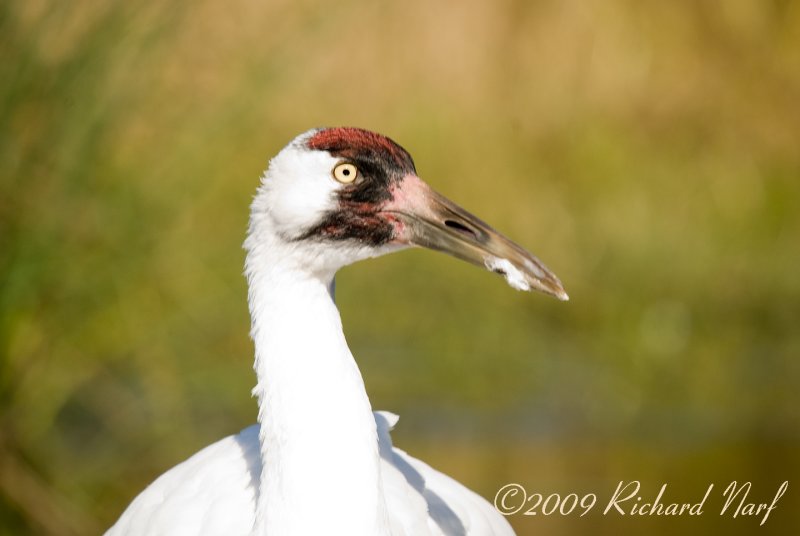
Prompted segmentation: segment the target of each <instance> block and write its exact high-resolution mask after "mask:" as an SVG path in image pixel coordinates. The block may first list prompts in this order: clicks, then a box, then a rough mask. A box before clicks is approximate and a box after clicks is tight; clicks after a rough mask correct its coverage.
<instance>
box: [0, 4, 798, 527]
mask: <svg viewBox="0 0 800 536" xmlns="http://www.w3.org/2000/svg"><path fill="white" fill-rule="evenodd" d="M339 124H346V125H357V126H362V127H366V128H371V129H375V130H378V131H380V132H383V133H386V134H388V135H390V136H392V137H393V138H394V139H396V140H397V141H399V142H400V143H401V144H403V145H404V146H405V147H406V148H407V149H408V150H409V151H410V152H411V153H412V154H413V155H414V156H415V159H416V163H417V168H418V171H419V172H420V174H421V176H422V177H423V178H425V179H426V180H428V182H430V183H431V184H432V185H433V186H434V187H435V188H437V189H438V190H440V191H442V192H443V193H445V194H447V195H448V196H450V197H451V198H453V199H455V200H456V201H457V202H459V203H460V204H462V205H464V206H466V207H468V208H469V209H470V210H473V211H474V212H476V213H478V214H479V215H481V216H482V217H483V218H485V219H486V220H487V221H490V222H492V223H493V224H495V226H496V227H497V228H499V229H500V230H502V231H504V232H506V233H507V234H508V235H510V236H512V237H514V238H515V239H517V240H518V241H520V242H521V243H522V244H524V245H526V246H529V247H530V248H531V249H532V250H533V251H534V252H536V253H537V254H538V255H539V256H540V257H541V258H542V259H543V260H544V261H545V262H546V263H547V264H548V265H549V266H550V267H551V268H553V269H554V270H555V271H556V272H557V273H558V274H559V275H560V276H561V278H562V280H563V281H564V283H565V285H566V287H567V290H568V291H569V293H570V296H571V297H572V301H570V302H569V303H566V304H563V303H558V302H556V301H555V300H552V299H548V298H545V297H542V296H538V295H537V296H531V295H525V294H520V293H516V292H514V291H512V290H510V289H509V288H507V287H505V285H504V283H503V281H502V280H501V279H500V278H498V277H496V276H492V275H489V274H487V273H485V272H481V271H480V270H476V269H475V268H473V267H470V266H466V265H463V264H460V263H458V262H456V261H454V260H453V259H449V258H445V257H442V256H437V255H435V254H433V253H430V252H422V251H414V252H409V253H404V254H401V255H395V256H391V257H388V258H382V259H379V260H375V261H372V262H368V263H362V264H360V265H357V266H353V267H351V268H348V269H346V270H344V271H343V272H342V273H341V274H340V277H339V280H338V289H339V291H338V299H339V303H340V307H341V309H342V315H343V318H344V321H345V327H346V331H347V334H348V337H349V340H350V344H351V347H352V348H353V350H354V354H355V355H356V356H357V357H358V359H359V364H360V366H361V369H362V372H363V374H364V377H365V381H366V385H367V388H368V390H369V393H370V396H371V399H372V401H373V405H374V406H375V407H376V408H383V409H391V410H393V411H396V412H398V413H400V414H401V415H402V419H401V421H400V424H399V426H398V428H397V431H396V433H395V438H396V443H397V444H399V445H401V446H403V447H404V448H406V449H407V450H409V451H410V452H411V453H412V454H415V455H418V456H420V457H422V458H423V459H425V460H426V461H428V462H429V463H431V464H432V465H434V466H436V467H438V468H440V469H442V470H445V471H446V472H448V473H450V474H452V475H453V476H455V477H457V478H458V479H459V480H461V481H462V482H465V483H467V484H468V485H470V486H471V487H473V488H475V489H477V490H478V491H480V492H481V493H482V494H483V495H485V496H487V497H492V496H493V495H494V492H495V491H496V490H497V489H498V488H499V487H500V486H501V485H503V484H505V483H506V482H510V481H516V482H520V483H523V484H525V485H526V487H528V488H529V489H530V490H532V491H543V492H548V493H549V492H553V491H556V492H560V493H562V494H566V493H569V492H573V491H574V492H578V493H585V492H595V493H597V494H598V495H600V496H601V500H602V498H603V497H605V498H608V497H609V496H610V494H611V492H613V490H614V488H615V487H616V485H617V483H618V482H619V481H620V480H623V479H640V480H642V482H643V485H644V486H645V487H646V488H647V489H649V490H650V492H649V493H650V497H649V498H652V496H653V495H654V494H655V493H656V492H657V490H658V488H659V487H660V486H661V484H662V483H668V484H669V488H668V498H670V499H672V501H690V500H691V501H696V500H699V496H702V493H703V492H704V490H705V488H706V487H707V486H708V484H709V483H716V484H717V487H721V486H724V485H725V484H726V483H728V482H730V481H731V480H739V481H743V480H752V481H753V484H754V488H753V492H752V496H751V498H752V499H757V500H759V501H768V500H771V498H772V496H773V495H774V493H775V491H776V490H777V487H778V485H779V484H780V483H781V482H783V481H784V480H789V481H790V485H789V489H788V492H787V494H786V495H785V496H784V498H783V499H782V501H783V502H782V503H780V504H779V507H778V509H777V510H776V511H775V512H773V513H772V514H771V517H770V520H769V521H768V522H767V523H766V524H765V525H764V526H763V527H760V528H758V527H757V525H758V522H759V521H760V520H754V519H748V518H744V519H742V518H739V519H735V520H733V519H730V518H729V517H728V516H726V517H720V516H719V515H718V511H719V507H720V505H721V499H720V498H719V497H720V496H719V494H716V496H715V497H714V498H712V499H711V500H710V503H709V504H710V506H709V509H708V511H707V513H706V514H705V515H704V516H702V517H700V518H688V519H687V518H655V517H653V518H645V519H641V520H635V519H631V518H630V517H625V518H623V517H619V516H606V517H603V516H602V515H600V513H599V511H597V510H598V509H597V508H596V509H595V511H594V512H592V513H591V514H590V515H588V516H586V517H584V518H579V517H577V515H573V516H570V517H562V516H550V517H542V516H541V515H540V516H537V517H532V518H525V517H522V516H516V517H513V518H511V521H512V523H513V524H514V525H515V527H516V528H517V530H518V531H519V532H520V533H521V534H527V533H530V534H619V533H636V534H644V533H647V534H674V533H675V532H676V531H677V530H681V531H684V532H685V533H696V534H707V533H709V532H710V531H712V530H723V531H724V532H725V533H728V534H734V533H740V534H750V533H752V532H754V531H756V530H758V531H759V532H760V533H763V534H788V533H792V532H797V529H798V524H799V520H800V517H799V516H800V508H798V504H799V503H798V499H797V497H798V495H797V493H798V490H797V486H798V485H800V479H798V477H800V456H798V452H800V400H798V398H800V397H799V395H798V393H799V392H800V334H799V333H800V329H799V328H798V326H800V277H798V270H799V269H800V268H798V266H799V265H800V262H799V261H800V202H799V201H800V4H798V3H796V2H786V1H778V0H775V1H767V0H739V1H736V0H734V1H730V2H707V1H701V2H698V1H694V0H680V1H671V2H633V1H626V0H616V1H606V2H583V1H579V0H570V1H566V2H553V1H550V2H547V1H545V2H525V1H513V0H506V1H502V2H488V1H487V2H457V1H447V2H424V1H411V2H357V1H344V2H337V3H323V2H319V3H316V2H310V1H302V2H289V1H271V2H212V1H200V2H152V1H145V2H121V1H119V2H112V1H109V2H102V3H98V2H85V1H81V2H47V1H22V0H12V1H10V2H3V3H2V4H0V136H1V137H0V401H1V402H0V534H53V535H71V534H90V533H97V532H99V531H101V530H102V529H104V528H105V527H107V526H108V525H109V524H110V523H112V522H113V521H114V520H115V519H116V517H117V516H118V515H119V514H120V513H121V511H122V509H123V508H124V506H125V505H126V504H127V503H128V502H129V501H130V500H131V499H132V498H133V496H134V495H135V494H136V493H137V492H138V491H139V490H141V489H142V488H143V487H144V486H145V485H146V484H147V483H148V482H150V481H151V480H152V479H153V478H154V477H155V476H156V475H158V474H160V473H161V472H163V471H164V470H166V469H167V468H169V467H171V466H172V465H174V464H175V463H177V462H179V461H181V460H182V459H184V458H185V457H187V456H188V455H190V454H191V453H193V452H195V451H196V450H198V449H200V448H201V447H202V446H204V445H206V444H208V443H210V442H212V441H214V440H216V439H218V438H220V437H222V436H224V435H227V434H230V433H234V432H236V431H238V430H239V429H240V428H242V427H244V426H246V425H248V424H250V423H251V422H253V421H254V419H255V415H256V411H255V402H254V401H253V400H252V399H251V398H250V395H249V391H250V388H251V386H252V385H253V382H254V379H253V375H252V372H251V368H250V364H251V355H252V348H251V343H250V341H249V340H248V337H247V331H248V316H247V310H246V304H245V299H246V295H245V282H244V279H243V277H242V276H241V270H242V268H241V267H242V262H243V252H242V250H241V249H240V244H241V242H242V239H243V236H244V231H245V225H246V221H247V212H248V203H249V200H250V198H251V195H252V192H253V191H254V188H255V186H256V184H257V178H258V175H259V173H260V172H261V171H262V169H263V168H264V167H265V166H266V163H267V159H268V157H269V156H271V155H272V154H274V153H276V152H277V151H278V150H279V149H280V148H281V147H282V146H283V145H284V144H285V143H286V142H287V141H288V140H289V139H291V138H292V137H293V136H295V135H296V134H297V133H299V132H301V131H304V130H306V129H308V128H310V127H313V126H319V125H339ZM698 495H699V496H698ZM792 526H793V527H794V529H791V527H792Z"/></svg>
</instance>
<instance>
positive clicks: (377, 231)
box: [298, 210, 394, 247]
mask: <svg viewBox="0 0 800 536" xmlns="http://www.w3.org/2000/svg"><path fill="white" fill-rule="evenodd" d="M308 238H325V239H328V240H356V241H358V242H362V243H364V244H367V245H370V246H374V247H377V246H381V245H383V244H386V243H388V242H390V241H391V240H392V238H394V227H393V226H392V224H391V223H389V222H388V221H386V220H383V219H381V218H380V217H378V216H376V215H375V214H363V215H360V214H357V213H353V212H349V211H347V210H335V211H332V212H329V213H328V214H326V215H325V218H324V219H323V220H322V221H321V222H319V223H318V224H317V225H315V226H314V227H312V228H311V229H309V230H308V231H306V232H305V233H303V234H302V235H301V236H300V237H299V238H298V240H305V239H308Z"/></svg>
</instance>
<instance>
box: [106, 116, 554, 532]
mask: <svg viewBox="0 0 800 536" xmlns="http://www.w3.org/2000/svg"><path fill="white" fill-rule="evenodd" d="M343 164H346V166H349V167H345V168H342V167H341V166H342V165H343ZM351 171H352V173H357V177H354V176H353V174H352V173H351ZM410 245H421V246H425V247H429V248H432V249H436V250H440V251H445V252H447V253H450V254H453V255H455V256H457V257H459V258H461V259H464V260H467V261H470V262H473V263H475V264H478V265H483V266H486V267H488V268H489V269H490V270H493V271H498V272H501V273H503V274H505V275H506V276H508V277H509V282H512V281H513V283H514V286H515V287H516V288H518V289H520V288H522V289H526V290H527V289H528V288H535V289H538V290H541V291H544V292H547V293H550V294H553V295H555V296H557V297H560V298H561V299H566V293H564V290H563V288H562V287H561V284H560V282H559V281H558V279H557V278H556V277H555V276H554V275H553V274H552V273H550V272H549V271H548V270H547V268H545V267H544V265H542V264H541V263H540V262H539V261H538V260H537V259H536V258H535V257H533V256H532V255H530V254H529V253H527V252H525V251H524V250H522V248H520V247H519V246H517V245H515V244H513V243H511V242H510V241H508V240H507V239H505V238H504V237H502V236H501V235H499V234H498V233H496V232H495V231H493V230H492V229H491V228H490V227H488V226H487V225H486V224H484V223H483V222H481V221H480V220H478V219H477V218H475V217H474V216H471V215H470V214H469V213H466V212H465V211H463V210H462V209H460V208H459V207H457V206H456V205H454V204H452V203H450V202H449V201H447V200H446V199H444V198H443V197H441V196H439V195H438V194H436V193H435V192H433V190H431V189H430V188H429V187H427V185H425V184H424V183H423V182H422V181H420V180H419V178H417V176H416V171H415V170H414V165H413V162H412V161H411V158H410V156H408V153H406V152H405V151H404V150H403V149H402V148H400V147H399V146H398V145H396V144H395V143H394V142H392V141H391V140H389V139H388V138H384V137H383V136H380V135H377V134H373V133H371V132H367V131H363V130H359V129H349V128H339V129H323V130H314V131H310V132H307V133H305V134H303V135H301V136H299V137H298V138H296V139H295V140H294V141H293V142H292V143H290V144H289V145H288V146H287V147H286V148H284V149H283V150H282V151H281V152H280V153H279V154H278V155H277V156H276V157H275V158H274V159H273V160H272V161H271V162H270V166H269V169H268V170H267V172H266V173H265V175H264V177H263V179H262V183H261V186H260V187H259V190H258V193H257V195H256V197H255V200H254V201H253V205H252V210H251V219H250V226H249V231H248V236H247V240H246V241H245V249H246V250H247V260H246V265H245V266H246V268H245V272H246V275H247V280H248V284H249V292H248V303H249V306H250V313H251V318H252V328H251V336H252V338H253V341H254V345H255V354H256V358H255V365H254V368H255V371H256V376H257V378H258V382H257V385H256V387H255V388H254V389H253V394H255V395H256V396H257V397H258V400H259V414H258V421H259V423H260V424H259V425H255V426H251V427H250V428H247V429H245V430H243V431H242V432H240V433H239V434H237V435H235V436H230V437H227V438H225V439H222V440H221V441H218V442H217V443H214V444H213V445H210V446H209V447H206V448H205V449H203V450H201V451H200V452H198V453H197V454H195V455H194V456H192V457H191V458H189V459H188V460H186V461H185V462H183V463H181V464H179V465H177V466H176V467H174V468H173V469H171V470H169V471H168V472H166V473H165V474H163V475H162V476H161V477H159V478H158V479H157V480H156V481H155V482H153V483H152V484H151V485H150V486H149V487H148V488H147V489H145V490H144V491H143V492H142V493H141V494H140V495H139V496H138V497H137V498H136V499H135V500H134V501H133V502H132V503H131V504H130V506H129V507H128V508H127V510H126V511H125V512H124V513H123V515H122V516H121V517H120V519H119V520H118V521H117V523H116V524H115V525H114V526H113V527H111V529H109V531H108V532H107V534H109V535H112V536H119V535H154V536H155V535H162V534H163V535H170V536H181V535H186V536H189V535H192V536H194V535H225V536H236V535H255V536H264V535H269V536H275V535H280V536H292V535H311V534H326V535H343V536H344V535H346V536H358V535H365V536H366V535H370V536H373V535H384V534H393V535H395V536H401V535H409V536H410V535H415V536H424V535H491V534H494V535H505V534H513V531H512V529H511V527H510V525H509V524H508V523H507V521H506V520H505V518H503V516H501V515H500V514H499V513H498V512H497V511H496V510H495V509H494V507H493V506H492V505H491V504H489V503H488V502H487V501H485V500H484V499H483V498H481V497H479V496H478V495H476V494H475V493H473V492H472V491H470V490H468V489H467V488H465V487H464V486H462V485H461V484H459V483H458V482H456V481H455V480H453V479H451V478H449V477H447V476H446V475H444V474H442V473H439V472H438V471H436V470H434V469H432V468H431V467H429V466H428V465H426V464H424V463H423V462H421V461H419V460H416V459H414V458H412V457H411V456H409V455H408V454H406V453H405V452H403V451H402V450H400V449H397V448H394V447H393V445H392V442H391V437H390V435H389V432H390V430H391V429H392V427H393V426H394V425H395V424H396V422H397V416H395V415H393V414H391V413H387V412H376V413H373V412H372V408H371V406H370V403H369V399H368V397H367V394H366V390H365V388H364V384H363V380H362V378H361V374H360V372H359V370H358V367H357V365H356V362H355V360H354V359H353V356H352V354H351V353H350V350H349V348H348V346H347V343H346V341H345V339H344V335H343V332H342V326H341V319H340V317H339V313H338V310H337V308H336V305H335V302H334V296H333V287H334V284H333V278H334V275H335V273H336V271H337V270H338V269H339V268H341V267H342V266H345V265H347V264H350V263H352V262H355V261H358V260H361V259H365V258H368V257H374V256H377V255H381V254H384V253H388V252H391V251H396V250H398V249H402V248H404V247H408V246H410Z"/></svg>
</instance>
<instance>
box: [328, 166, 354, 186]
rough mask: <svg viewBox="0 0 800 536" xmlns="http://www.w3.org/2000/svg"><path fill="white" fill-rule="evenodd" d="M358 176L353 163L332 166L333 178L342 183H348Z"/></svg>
mask: <svg viewBox="0 0 800 536" xmlns="http://www.w3.org/2000/svg"><path fill="white" fill-rule="evenodd" d="M356 177H358V168H357V167H356V166H354V165H353V164H348V163H343V164H339V165H337V166H336V167H335V168H333V178H334V179H336V180H337V181H339V182H341V183H342V184H350V183H351V182H353V181H354V180H356Z"/></svg>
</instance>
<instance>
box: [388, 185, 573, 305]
mask: <svg viewBox="0 0 800 536" xmlns="http://www.w3.org/2000/svg"><path fill="white" fill-rule="evenodd" d="M393 194H394V198H393V199H392V200H391V201H389V202H388V203H387V204H386V205H385V206H384V207H383V208H382V210H381V212H383V213H385V214H389V215H392V216H393V217H394V218H396V220H397V221H398V222H399V225H397V237H396V240H397V241H398V242H401V243H404V244H411V245H416V246H421V247H425V248H429V249H433V250H436V251H441V252H444V253H448V254H450V255H453V256H454V257H457V258H459V259H462V260H465V261H467V262H470V263H472V264H476V265H478V266H483V267H485V268H486V269H488V270H490V271H492V272H495V273H499V274H501V275H503V276H505V278H506V281H507V282H508V284H509V285H511V286H512V287H514V288H516V289H517V290H530V289H536V290H538V291H540V292H543V293H545V294H549V295H551V296H555V297H556V298H558V299H559V300H562V301H566V300H568V299H569V296H568V295H567V293H566V292H565V291H564V287H563V286H562V285H561V281H559V279H558V277H556V275H555V274H554V273H553V272H551V271H550V270H549V269H548V268H547V267H546V266H545V265H544V264H543V263H542V262H541V261H540V260H539V259H537V258H536V257H535V256H533V255H532V254H531V253H529V252H527V251H525V250H524V249H523V248H522V247H520V246H519V245H517V244H515V243H514V242H512V241H511V240H509V239H508V238H506V237H505V236H503V235H502V234H500V233H498V232H497V231H495V230H494V229H492V228H491V227H490V226H489V225H488V224H486V223H485V222H483V221H481V220H480V219H478V218H477V217H475V216H473V215H472V214H470V213H469V212H467V211H466V210H464V209H462V208H461V207H459V206H458V205H456V204H455V203H453V202H452V201H450V200H449V199H447V198H446V197H444V196H442V195H440V194H438V193H436V192H435V191H434V190H433V189H432V188H431V187H430V186H428V185H427V184H425V183H424V182H422V180H421V179H419V178H418V177H416V176H414V175H407V176H406V177H404V179H403V180H402V181H401V182H399V183H398V184H397V185H396V186H395V187H394V188H393Z"/></svg>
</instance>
